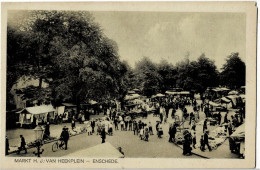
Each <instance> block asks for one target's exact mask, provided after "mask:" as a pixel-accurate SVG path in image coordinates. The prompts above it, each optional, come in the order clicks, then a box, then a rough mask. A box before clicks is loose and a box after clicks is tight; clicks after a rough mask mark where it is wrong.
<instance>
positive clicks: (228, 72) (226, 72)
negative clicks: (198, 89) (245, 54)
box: [220, 53, 246, 88]
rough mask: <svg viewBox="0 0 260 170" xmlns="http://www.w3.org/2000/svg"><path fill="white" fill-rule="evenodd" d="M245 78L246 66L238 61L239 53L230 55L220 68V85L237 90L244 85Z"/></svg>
mask: <svg viewBox="0 0 260 170" xmlns="http://www.w3.org/2000/svg"><path fill="white" fill-rule="evenodd" d="M245 77H246V65H245V63H244V62H243V61H242V60H241V59H240V57H239V53H232V54H230V55H229V56H228V57H227V59H226V63H225V64H224V65H223V67H222V72H221V74H220V78H221V84H222V85H226V86H228V87H230V88H239V87H240V86H244V85H245V79H246V78H245Z"/></svg>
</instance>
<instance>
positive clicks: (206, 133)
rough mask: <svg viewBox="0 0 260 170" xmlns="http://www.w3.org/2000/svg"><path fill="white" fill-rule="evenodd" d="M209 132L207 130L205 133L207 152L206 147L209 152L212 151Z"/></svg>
mask: <svg viewBox="0 0 260 170" xmlns="http://www.w3.org/2000/svg"><path fill="white" fill-rule="evenodd" d="M208 133H209V131H208V130H206V131H205V133H204V150H205V146H207V147H208V149H209V151H211V147H210V146H209V135H208Z"/></svg>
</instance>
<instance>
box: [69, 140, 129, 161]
mask: <svg viewBox="0 0 260 170" xmlns="http://www.w3.org/2000/svg"><path fill="white" fill-rule="evenodd" d="M65 157H71V158H72V157H84V158H124V155H123V154H122V153H121V152H119V150H117V149H116V148H115V147H114V146H112V145H111V144H110V143H109V142H106V143H103V144H99V145H96V146H93V147H90V148H87V149H82V150H79V151H76V152H73V153H71V154H68V155H65Z"/></svg>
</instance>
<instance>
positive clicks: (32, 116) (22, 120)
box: [16, 105, 56, 127]
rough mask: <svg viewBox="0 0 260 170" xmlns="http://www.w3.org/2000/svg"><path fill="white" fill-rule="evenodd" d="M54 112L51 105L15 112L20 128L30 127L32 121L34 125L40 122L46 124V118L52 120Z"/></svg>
mask: <svg viewBox="0 0 260 170" xmlns="http://www.w3.org/2000/svg"><path fill="white" fill-rule="evenodd" d="M55 111H56V109H55V108H54V107H53V106H52V105H41V106H34V107H27V108H24V109H22V110H21V111H18V112H16V113H17V114H19V122H17V123H19V124H20V125H21V127H22V126H23V125H31V124H32V123H33V122H34V121H35V123H36V124H38V123H39V122H42V121H43V122H46V121H47V117H48V116H49V118H54V112H55Z"/></svg>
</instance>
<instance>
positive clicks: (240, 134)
mask: <svg viewBox="0 0 260 170" xmlns="http://www.w3.org/2000/svg"><path fill="white" fill-rule="evenodd" d="M230 137H231V138H233V139H234V138H236V139H243V138H245V124H242V125H240V126H239V127H238V128H237V129H236V131H235V132H234V133H233V134H232V135H231V136H230Z"/></svg>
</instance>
